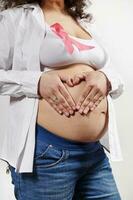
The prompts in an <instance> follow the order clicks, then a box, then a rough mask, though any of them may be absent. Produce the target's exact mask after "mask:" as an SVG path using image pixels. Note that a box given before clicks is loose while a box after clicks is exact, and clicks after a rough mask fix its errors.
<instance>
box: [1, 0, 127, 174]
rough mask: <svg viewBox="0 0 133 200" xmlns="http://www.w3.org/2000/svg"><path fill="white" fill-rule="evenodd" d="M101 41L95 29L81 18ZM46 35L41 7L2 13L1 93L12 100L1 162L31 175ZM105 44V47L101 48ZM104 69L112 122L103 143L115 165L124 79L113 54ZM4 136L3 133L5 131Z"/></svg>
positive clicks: (118, 145) (119, 156)
mask: <svg viewBox="0 0 133 200" xmlns="http://www.w3.org/2000/svg"><path fill="white" fill-rule="evenodd" d="M77 20H78V21H79V23H80V25H81V26H82V27H83V28H84V29H85V30H86V31H89V32H91V35H92V36H93V38H95V40H97V41H98V42H99V43H101V41H102V38H99V36H98V35H97V31H96V30H95V28H93V27H95V26H93V25H90V24H89V23H88V22H87V21H86V20H83V19H82V20H80V19H77ZM44 36H45V22H44V16H43V12H42V9H41V8H40V6H39V5H38V4H25V5H23V6H18V7H16V8H11V9H7V10H4V11H2V12H0V95H8V96H10V103H9V110H8V122H7V124H8V125H7V126H8V128H7V132H6V133H5V134H4V135H3V143H2V146H0V158H1V159H3V160H5V161H7V162H8V163H10V165H12V166H14V167H15V168H16V171H17V172H20V173H21V172H32V171H33V159H34V149H35V124H36V117H37V109H38V102H39V96H38V94H37V88H38V81H39V78H40V76H41V74H42V73H43V72H45V71H47V70H45V69H44V71H41V70H40V59H39V49H40V46H41V43H42V41H43V38H44ZM101 45H102V44H101ZM106 56H107V62H106V65H105V66H103V67H102V68H101V69H99V70H100V71H102V72H104V73H105V74H106V76H107V77H108V79H109V81H110V83H111V85H112V90H111V91H110V93H109V95H108V96H107V99H108V109H109V123H108V128H107V132H106V134H105V135H104V137H103V138H102V139H101V140H100V142H101V144H102V145H103V146H104V147H105V148H106V149H108V150H109V151H110V158H111V160H112V161H120V160H122V159H123V158H122V153H121V148H120V143H119V137H118V131H117V126H116V119H115V110H114V105H113V99H115V98H118V97H119V96H120V95H121V94H122V92H123V85H124V84H123V80H122V78H121V76H120V75H119V74H118V73H117V72H116V70H114V69H113V67H112V65H111V61H110V58H109V55H108V54H107V53H106ZM0 134H2V133H0Z"/></svg>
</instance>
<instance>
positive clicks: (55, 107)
mask: <svg viewBox="0 0 133 200" xmlns="http://www.w3.org/2000/svg"><path fill="white" fill-rule="evenodd" d="M47 102H48V103H49V104H50V106H51V107H53V108H54V110H56V111H57V112H58V113H59V114H60V115H62V114H63V110H60V109H59V108H58V107H57V106H56V104H54V101H53V100H52V99H50V98H49V99H48V100H47Z"/></svg>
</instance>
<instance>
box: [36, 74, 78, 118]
mask: <svg viewBox="0 0 133 200" xmlns="http://www.w3.org/2000/svg"><path fill="white" fill-rule="evenodd" d="M65 79H67V77H65V78H64V76H62V77H61V75H58V74H56V73H54V71H48V72H44V73H42V75H41V78H40V80H39V85H38V92H39V95H40V96H41V97H42V98H44V99H45V100H46V101H47V102H48V103H49V104H50V105H51V106H52V107H53V108H54V109H55V110H56V111H57V112H58V113H59V114H62V113H64V114H65V115H66V116H67V117H69V115H70V114H73V113H74V110H76V103H75V102H74V100H73V98H72V96H71V95H70V93H69V92H68V90H67V88H66V87H65V85H64V84H63V82H62V81H64V82H65ZM54 96H55V97H57V98H58V100H55V101H54V100H53V99H52V98H53V97H54Z"/></svg>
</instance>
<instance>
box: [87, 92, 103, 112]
mask: <svg viewBox="0 0 133 200" xmlns="http://www.w3.org/2000/svg"><path fill="white" fill-rule="evenodd" d="M100 97H101V93H100V92H98V93H96V95H95V96H94V98H93V105H92V106H91V105H89V107H90V110H91V111H92V110H94V109H95V108H96V106H97V105H98V104H99V103H100Z"/></svg>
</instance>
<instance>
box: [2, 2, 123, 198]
mask: <svg viewBox="0 0 133 200" xmlns="http://www.w3.org/2000/svg"><path fill="white" fill-rule="evenodd" d="M27 3H28V4H27ZM3 4H4V6H5V8H9V9H7V10H5V11H3V12H1V15H0V16H1V18H0V20H1V25H0V31H1V33H0V34H1V44H2V41H4V42H5V44H4V43H3V45H1V46H0V68H1V70H0V94H1V95H9V96H10V106H11V109H10V118H9V119H10V120H11V122H10V123H9V124H10V125H9V127H10V129H12V132H9V131H7V134H6V135H5V136H4V139H3V145H2V147H1V149H0V157H1V159H3V160H5V161H7V162H8V164H9V169H10V171H11V178H12V183H13V184H14V194H15V197H16V199H18V200H78V199H79V200H87V199H95V200H98V199H99V200H100V199H101V200H104V199H107V200H120V199H121V197H120V194H119V191H118V189H117V186H116V183H115V179H114V176H113V174H112V169H111V166H110V163H109V159H108V157H107V155H106V154H105V152H104V149H103V145H102V143H101V142H100V141H101V139H102V138H103V136H104V135H105V134H106V130H108V127H110V120H109V119H110V116H109V113H110V106H109V104H110V101H111V100H110V98H108V96H109V95H112V97H113V95H114V98H115V97H116V96H117V95H118V96H120V94H121V91H122V89H119V88H121V87H122V84H123V83H122V82H121V79H119V76H118V75H117V74H115V72H111V71H109V70H108V68H107V71H106V67H105V71H104V70H103V71H102V70H101V68H103V67H104V66H106V65H107V63H108V56H107V54H106V51H105V50H104V48H103V47H102V46H101V45H100V43H98V42H97V40H96V39H94V37H93V35H92V34H90V32H89V31H87V29H85V28H83V26H81V24H82V22H81V23H78V20H76V19H78V18H80V19H82V18H84V19H87V18H88V19H89V18H91V16H90V15H87V14H85V13H84V12H85V11H84V7H85V5H86V4H85V2H84V1H83V0H77V1H75V0H67V1H65V0H44V1H28V0H27V1H23V0H22V1H15V0H14V1H10V2H9V1H3ZM10 7H11V8H10ZM18 19H19V20H18ZM9 22H10V23H9ZM87 23H89V22H87ZM40 25H41V26H42V27H43V28H42V27H40ZM44 30H45V31H44ZM9 33H10V34H9ZM15 33H16V35H15ZM44 34H45V35H44ZM14 35H15V36H14ZM13 39H14V40H13ZM14 41H15V42H14ZM39 68H40V69H41V71H36V70H37V69H38V70H40V69H39ZM9 69H12V70H9ZM106 72H107V73H106ZM109 73H110V74H111V75H112V76H113V75H114V79H115V87H114V85H113V83H114V80H113V81H112V78H111V75H109ZM3 83H4V84H3ZM115 92H116V93H117V94H116V96H115ZM108 100H109V101H108ZM11 113H14V115H15V117H14V118H13V117H11ZM34 130H35V132H34ZM112 131H113V130H112ZM34 133H35V137H34ZM112 138H113V137H112ZM117 144H118V143H116V145H117ZM118 145H119V144H118ZM116 155H117V154H116ZM32 167H33V168H32ZM31 168H32V170H31Z"/></svg>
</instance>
